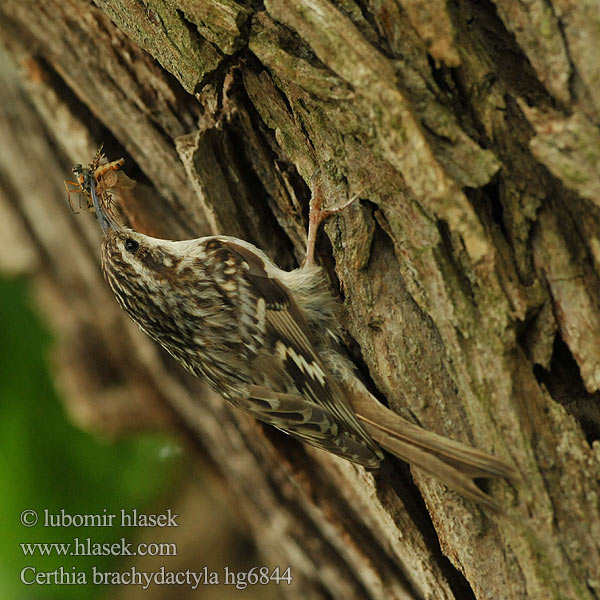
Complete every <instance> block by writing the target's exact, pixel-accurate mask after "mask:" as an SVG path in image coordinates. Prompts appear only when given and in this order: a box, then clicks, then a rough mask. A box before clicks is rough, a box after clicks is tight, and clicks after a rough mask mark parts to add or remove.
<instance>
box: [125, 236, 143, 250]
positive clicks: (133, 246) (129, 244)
mask: <svg viewBox="0 0 600 600" xmlns="http://www.w3.org/2000/svg"><path fill="white" fill-rule="evenodd" d="M139 247H140V245H139V243H138V242H136V241H135V240H132V239H131V238H128V239H126V240H125V250H127V252H132V253H133V252H135V251H136V250H137V249H138V248H139Z"/></svg>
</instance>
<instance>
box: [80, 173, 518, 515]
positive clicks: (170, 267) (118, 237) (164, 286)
mask: <svg viewBox="0 0 600 600" xmlns="http://www.w3.org/2000/svg"><path fill="white" fill-rule="evenodd" d="M83 179H84V181H83V183H82V189H84V191H85V192H86V193H88V194H89V195H90V197H91V199H92V202H93V205H94V208H95V210H96V213H97V216H98V219H99V221H100V224H101V226H102V229H103V232H104V238H103V243H102V269H103V271H104V275H105V278H106V280H107V282H108V284H109V285H110V287H111V289H112V291H113V293H114V295H115V297H116V299H117V301H118V302H119V304H120V305H121V306H122V307H123V308H124V310H125V311H126V312H127V313H128V314H129V315H130V317H131V318H132V319H133V320H134V321H135V322H136V323H137V324H138V325H139V326H140V327H141V328H142V329H143V330H144V331H145V332H146V333H147V334H148V335H149V336H150V337H152V338H153V339H155V340H156V341H157V342H159V343H160V344H161V345H162V346H163V347H164V348H165V349H166V350H167V351H168V352H169V353H170V354H171V355H172V356H173V357H174V358H175V359H176V360H177V361H179V362H180V363H181V364H182V365H183V366H184V367H186V368H187V369H188V370H189V371H191V372H192V373H193V374H194V375H196V376H198V377H200V378H201V379H203V380H204V381H206V382H207V383H208V384H209V385H210V386H211V387H212V388H213V389H214V390H215V391H217V392H218V393H219V394H221V395H222V396H223V397H224V398H226V399H227V400H229V401H230V402H231V403H232V404H234V405H235V406H237V407H240V408H243V409H245V410H247V411H248V412H250V413H251V414H252V415H254V416H255V417H256V418H258V419H260V420H262V421H265V422H267V423H270V424H271V425H274V426H275V427H277V428H279V429H281V430H282V431H285V432H286V433H288V434H290V435H292V436H294V437H297V438H299V439H300V440H302V441H304V442H307V443H309V444H312V445H314V446H317V447H319V448H323V449H325V450H328V451H330V452H333V453H334V454H337V455H338V456H341V457H343V458H345V459H347V460H350V461H352V462H355V463H358V464H360V465H363V466H365V467H367V468H376V467H378V466H379V464H380V462H381V461H382V459H383V453H382V451H381V447H383V448H385V449H387V450H389V451H390V452H392V453H393V454H395V455H397V456H399V457H400V458H402V459H403V460H406V461H407V462H409V463H411V464H413V465H415V466H417V467H420V468H422V469H424V470H426V471H428V472H429V473H431V474H432V475H434V476H436V477H438V478H439V479H440V480H441V481H443V482H444V483H446V484H447V485H448V486H450V487H452V488H454V489H456V490H457V491H459V492H460V493H462V494H463V495H464V496H466V497H467V498H470V499H471V500H473V501H475V502H479V503H481V504H484V505H486V506H488V507H490V508H492V509H496V510H498V509H499V506H498V504H497V503H496V501H495V500H493V499H492V498H491V497H490V496H488V495H487V494H485V493H484V492H483V491H481V490H480V489H479V488H478V487H477V486H476V485H475V483H474V482H473V478H476V477H490V478H491V477H503V478H508V479H512V478H515V471H514V470H513V469H512V468H511V467H509V466H508V465H506V464H505V463H504V462H503V461H501V460H499V459H497V458H495V457H494V456H492V455H490V454H488V453H486V452H482V451H479V450H475V449H473V448H470V447H468V446H465V445H464V444H461V443H459V442H454V441H452V440H449V439H447V438H444V437H442V436H439V435H436V434H433V433H430V432H427V431H425V430H423V429H421V428H420V427H417V426H416V425H413V424H411V423H409V422H408V421H406V420H404V419H402V418H401V417H400V416H398V415H397V414H396V413H394V412H393V411H391V410H389V409H387V408H385V407H384V406H383V405H381V404H380V403H379V402H378V401H377V400H376V399H375V398H374V397H373V396H372V395H371V394H370V393H369V391H368V390H367V389H366V388H365V386H364V385H363V384H362V382H361V381H360V379H358V377H357V376H356V375H355V373H354V370H353V367H352V365H351V363H350V362H349V361H348V360H347V359H346V358H345V357H344V356H343V355H342V354H341V353H340V351H339V350H338V346H337V332H338V325H337V319H336V314H335V302H334V301H333V298H332V295H331V293H330V292H329V290H328V287H327V284H326V281H325V278H324V276H323V273H322V270H321V269H320V268H319V267H317V266H315V265H314V264H313V262H312V260H310V259H311V257H312V248H311V247H310V244H309V250H308V258H309V260H307V262H306V264H305V266H303V267H302V268H300V269H297V270H294V271H291V272H287V271H282V270H281V269H279V268H278V267H276V266H275V265H274V264H273V263H272V262H271V261H270V260H269V258H268V257H267V256H266V255H265V254H264V252H262V251H261V250H259V249H258V248H256V247H255V246H253V245H251V244H249V243H247V242H244V241H242V240H239V239H236V238H231V237H227V236H211V237H205V238H199V239H196V240H188V241H180V242H173V241H168V240H159V239H156V238H152V237H149V236H146V235H143V234H140V233H137V232H135V231H132V230H130V229H127V228H125V227H121V226H120V225H118V224H117V222H116V220H115V219H114V218H113V217H112V215H111V213H110V211H108V210H106V209H105V202H104V201H103V198H102V197H99V194H98V192H97V190H96V182H95V178H94V176H93V171H92V170H89V169H88V170H84V174H83ZM319 202H320V197H317V198H316V199H315V202H314V204H313V206H312V209H313V212H312V219H311V230H312V231H311V232H310V235H309V240H312V241H313V242H314V234H315V231H316V227H317V226H318V223H319V221H320V220H321V217H322V214H319V211H320V204H319ZM322 212H324V213H325V214H327V213H326V211H322Z"/></svg>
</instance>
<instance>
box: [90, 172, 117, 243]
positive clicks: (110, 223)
mask: <svg viewBox="0 0 600 600" xmlns="http://www.w3.org/2000/svg"><path fill="white" fill-rule="evenodd" d="M83 178H84V186H85V187H87V189H89V191H90V195H91V197H92V204H93V205H94V210H95V211H96V216H97V217H98V222H99V223H100V227H101V228H102V232H103V233H106V232H107V231H108V230H109V229H112V230H113V231H119V229H120V227H119V224H118V223H117V222H116V221H115V220H114V218H113V216H112V215H111V214H110V211H108V210H105V209H104V207H103V206H102V202H101V201H100V198H98V192H97V191H96V180H95V178H94V176H93V174H92V172H91V171H90V170H87V169H86V170H85V171H84V173H83Z"/></svg>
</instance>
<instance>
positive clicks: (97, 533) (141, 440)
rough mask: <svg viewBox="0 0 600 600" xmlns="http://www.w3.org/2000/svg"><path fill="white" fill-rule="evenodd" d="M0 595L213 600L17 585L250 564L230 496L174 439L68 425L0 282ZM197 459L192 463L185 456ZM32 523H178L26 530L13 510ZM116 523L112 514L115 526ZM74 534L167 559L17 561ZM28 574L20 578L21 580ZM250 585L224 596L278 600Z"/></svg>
mask: <svg viewBox="0 0 600 600" xmlns="http://www.w3.org/2000/svg"><path fill="white" fill-rule="evenodd" d="M0 314H1V316H2V318H1V320H0V340H1V344H0V365H1V377H0V415H1V417H0V445H1V452H2V456H3V460H2V461H0V489H1V490H2V511H0V528H1V529H0V530H1V531H2V541H1V542H0V596H1V597H2V598H12V599H14V600H20V599H30V598H36V599H46V598H48V599H51V598H57V599H58V598H61V599H62V598H90V599H91V598H107V597H110V598H136V597H138V595H139V594H143V595H144V598H186V597H192V595H193V597H195V598H224V597H228V589H227V588H224V587H223V586H222V585H220V586H214V585H213V586H211V585H201V586H199V588H198V589H197V590H196V591H192V590H191V589H190V588H189V587H187V586H185V585H176V586H170V585H152V586H150V588H149V589H147V590H143V589H141V587H140V586H135V585H125V586H120V587H112V586H106V585H104V586H94V585H91V584H90V583H88V584H87V585H85V586H81V585H52V584H50V585H34V586H31V587H29V586H26V585H24V584H23V583H21V581H20V577H19V576H20V573H21V570H22V569H23V568H24V567H26V566H31V567H34V568H35V569H36V570H37V571H42V572H51V571H53V570H54V569H57V568H59V567H60V566H61V565H62V566H63V568H64V569H65V572H67V573H72V569H71V567H75V568H76V571H85V572H86V573H88V574H89V573H90V572H91V568H92V567H93V566H94V567H96V569H97V570H98V571H105V572H106V571H126V570H128V569H130V568H131V567H132V566H135V567H136V569H138V570H140V571H146V572H152V571H155V570H158V569H160V567H161V566H164V567H165V569H167V570H169V571H185V570H186V569H191V570H193V571H196V572H197V571H200V570H201V567H202V565H206V566H207V569H208V572H209V573H210V572H211V571H216V572H218V576H219V578H221V580H222V576H223V569H224V567H225V566H228V567H229V569H230V570H233V571H246V572H247V571H248V570H249V569H250V568H252V567H253V566H256V565H257V564H259V563H258V562H257V560H258V559H257V557H256V554H255V550H254V548H253V546H252V543H251V541H250V539H249V537H248V536H247V532H246V531H245V528H244V525H243V523H242V522H241V521H240V519H239V516H238V515H237V514H236V512H235V509H232V508H231V506H232V498H231V497H229V495H228V493H227V491H226V488H224V487H223V486H221V485H220V483H219V481H218V478H217V477H216V476H215V475H214V473H212V472H211V468H210V466H209V465H205V469H200V468H199V467H198V464H202V462H201V461H200V463H198V461H197V460H196V461H194V462H192V461H191V460H190V457H189V452H188V451H187V450H186V449H184V448H182V446H181V445H180V441H179V440H178V439H176V438H175V437H173V436H169V435H166V434H164V433H158V432H157V433H154V434H149V433H144V434H136V435H128V436H126V437H124V438H120V439H107V438H102V437H99V436H96V435H92V434H90V433H86V432H84V431H82V430H80V429H78V428H77V427H75V426H74V425H73V424H72V423H71V422H70V420H69V418H68V416H67V415H66V414H65V410H64V408H63V406H62V404H61V400H60V398H59V397H58V395H57V392H56V389H55V387H54V385H53V382H52V376H51V373H50V371H49V365H50V363H51V356H52V348H53V341H52V335H51V333H50V332H49V331H48V329H47V327H46V326H45V325H44V324H43V322H42V321H41V319H40V317H39V315H38V314H36V312H35V308H34V306H33V305H32V301H31V295H30V291H29V285H28V282H27V279H26V278H25V277H23V276H15V275H12V276H10V275H8V274H7V273H6V271H5V272H4V273H3V276H2V277H1V278H0ZM196 458H197V457H196ZM28 509H32V510H35V511H36V512H37V513H38V514H39V515H40V517H41V515H42V511H43V510H44V509H47V510H48V511H49V512H50V513H52V514H58V513H60V511H61V509H63V510H64V511H65V513H68V514H72V515H76V514H103V511H106V514H113V513H116V514H118V513H119V511H120V510H121V509H125V510H126V511H127V512H129V513H130V512H131V511H132V510H133V509H137V510H138V512H139V513H145V514H152V513H154V514H158V513H164V512H165V511H166V510H167V509H171V511H172V513H176V514H178V515H179V517H178V518H177V523H178V525H179V527H178V528H176V529H175V528H137V529H135V528H133V529H132V528H121V527H117V526H115V527H42V526H41V525H40V524H39V523H38V525H36V526H34V527H31V528H28V527H24V526H23V525H22V524H21V521H20V515H21V513H22V512H23V511H24V510H28ZM118 520H119V519H118V518H117V519H115V523H116V522H117V521H118ZM75 537H77V538H79V539H85V538H90V539H91V540H92V541H93V542H96V543H108V542H117V541H118V540H120V539H121V538H125V539H126V540H127V542H132V543H133V544H137V543H139V542H146V543H162V542H168V543H174V544H175V545H176V548H177V554H178V555H177V556H168V557H166V556H162V557H160V556H157V557H144V558H142V557H140V558H132V557H125V558H120V557H114V556H78V557H69V558H65V557H61V556H57V555H56V554H53V555H52V556H44V557H41V556H39V555H37V556H24V552H23V549H22V547H21V544H26V543H35V542H41V543H68V542H72V541H73V539H74V538H75ZM31 573H32V571H29V572H28V574H27V576H26V578H29V577H30V576H31ZM260 587H261V588H262V589H260V590H256V589H252V588H251V587H248V588H247V589H246V590H238V589H232V590H231V595H232V596H233V595H234V594H235V597H236V598H251V597H257V594H259V595H260V597H277V596H276V595H275V594H273V592H276V590H275V589H274V587H273V586H266V587H265V586H260Z"/></svg>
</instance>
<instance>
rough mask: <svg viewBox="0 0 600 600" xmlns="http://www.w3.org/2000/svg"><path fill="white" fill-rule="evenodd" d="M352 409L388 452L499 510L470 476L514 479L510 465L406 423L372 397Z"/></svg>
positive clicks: (514, 472) (474, 500) (476, 500)
mask: <svg viewBox="0 0 600 600" xmlns="http://www.w3.org/2000/svg"><path fill="white" fill-rule="evenodd" d="M355 410H356V412H357V416H358V418H359V419H360V421H361V422H362V423H363V425H364V427H365V429H366V430H367V432H368V433H369V434H370V435H371V436H372V437H373V438H374V439H375V440H376V441H377V442H378V443H379V444H380V445H381V446H382V447H383V448H385V449H386V450H387V451H388V452H391V453H392V454H394V455H396V456H397V457H398V458H401V459H402V460H404V461H406V462H408V463H410V464H411V465H414V466H415V467H419V468H420V469H423V470H424V471H427V472H428V473H430V474H431V475H434V476H435V477H437V478H438V479H440V480H441V481H442V482H443V483H445V484H446V485H447V486H448V487H450V488H452V489H454V490H456V491H457V492H459V493H461V494H462V495H463V496H465V497H466V498H468V499H470V500H472V501H473V502H477V503H479V504H483V505H485V506H487V507H488V508H490V509H492V510H494V511H497V512H502V509H501V508H500V505H499V504H498V503H497V502H496V501H495V500H494V499H493V498H491V497H490V496H489V495H488V494H486V493H485V492H484V491H483V490H481V489H480V488H479V487H477V485H476V484H475V482H474V481H473V479H474V478H478V477H482V478H496V477H500V478H505V479H508V480H512V481H516V480H517V479H518V475H517V473H516V471H515V469H514V468H513V467H511V466H509V465H507V464H506V463H504V462H503V461H501V460H500V459H498V458H496V457H495V456H493V455H491V454H488V453H487V452H483V451H481V450H477V449H475V448H471V447H469V446H466V445H465V444H461V443H460V442H457V441H454V440H450V439H448V438H445V437H443V436H440V435H437V434H435V433H432V432H430V431H426V430H425V429H422V428H421V427H418V426H417V425H414V424H412V423H409V422H408V421H406V420H405V419H403V418H402V417H401V416H400V415H398V414H396V413H395V412H393V411H391V410H389V409H388V408H386V407H385V406H383V405H382V404H380V403H379V402H377V401H375V399H374V398H372V397H371V398H370V402H360V406H355Z"/></svg>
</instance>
